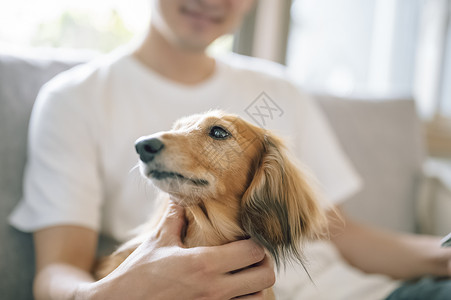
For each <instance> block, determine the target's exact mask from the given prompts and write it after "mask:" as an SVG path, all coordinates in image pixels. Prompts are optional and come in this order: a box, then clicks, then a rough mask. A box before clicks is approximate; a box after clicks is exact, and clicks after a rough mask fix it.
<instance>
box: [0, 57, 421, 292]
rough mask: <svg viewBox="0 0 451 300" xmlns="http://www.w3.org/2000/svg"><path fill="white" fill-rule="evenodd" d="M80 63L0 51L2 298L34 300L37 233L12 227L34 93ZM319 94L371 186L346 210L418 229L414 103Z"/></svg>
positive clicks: (106, 246) (102, 247)
mask: <svg viewBox="0 0 451 300" xmlns="http://www.w3.org/2000/svg"><path fill="white" fill-rule="evenodd" d="M76 64H77V62H67V61H58V60H55V59H36V58H33V59H31V58H23V57H14V56H7V55H0V298H1V299H32V279H33V275H34V255H33V243H32V237H31V235H30V234H26V233H22V232H19V231H17V230H15V229H13V228H12V227H10V226H9V225H8V224H7V216H8V215H9V214H10V212H11V211H12V209H13V208H14V206H15V205H16V203H17V201H18V200H19V199H20V197H21V194H22V175H23V170H24V166H25V162H26V139H27V127H28V119H29V116H30V112H31V108H32V105H33V102H34V99H35V98H36V95H37V93H38V91H39V89H40V87H41V86H42V85H43V84H44V83H45V82H46V81H48V80H49V79H50V78H52V77H53V76H54V75H55V74H57V73H59V72H61V71H63V70H66V69H68V68H70V67H72V66H74V65H76ZM318 100H319V103H320V105H321V107H322V108H323V109H324V111H325V112H326V115H327V117H328V118H329V120H330V123H331V126H332V128H333V129H334V130H335V132H336V134H337V136H338V138H339V140H340V141H341V143H342V146H343V148H344V150H345V152H346V153H347V154H348V155H349V156H350V157H351V161H352V162H353V163H354V165H355V166H356V169H357V171H358V172H359V173H360V174H361V176H362V178H363V179H364V181H365V184H366V185H365V187H364V189H363V190H362V191H361V192H360V193H359V194H358V195H355V196H354V197H353V198H352V199H351V200H350V201H349V202H348V203H347V204H346V209H347V210H348V211H349V212H350V213H351V214H352V215H354V216H355V217H357V218H358V219H361V220H365V221H368V220H369V221H370V222H371V223H375V224H379V225H382V226H385V227H390V228H393V229H399V230H406V231H413V230H414V229H415V228H414V227H415V222H414V218H413V215H414V214H413V212H414V208H413V198H414V196H413V195H414V183H415V176H416V175H417V174H418V172H419V169H420V164H421V162H422V159H423V154H424V153H423V148H422V140H421V130H420V124H419V121H418V118H417V117H416V114H415V108H414V104H413V101H406V100H402V101H385V102H374V101H373V102H365V101H347V100H338V99H332V98H330V97H318ZM381 202H382V203H383V205H381ZM114 245H115V242H114V241H112V240H110V239H108V238H105V237H101V240H100V242H99V251H98V253H107V252H110V251H111V250H112V249H113V247H114Z"/></svg>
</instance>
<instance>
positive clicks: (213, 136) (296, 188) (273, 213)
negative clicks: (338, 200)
mask: <svg viewBox="0 0 451 300" xmlns="http://www.w3.org/2000/svg"><path fill="white" fill-rule="evenodd" d="M149 139H158V140H159V141H161V143H162V144H163V145H164V146H163V147H162V149H161V151H160V152H159V153H157V154H155V157H152V158H151V160H150V161H147V160H146V159H145V161H146V162H143V161H141V163H140V164H141V171H142V173H143V175H144V176H146V177H148V178H149V179H150V180H151V181H152V182H153V184H155V185H156V186H157V187H158V188H159V189H160V190H162V191H163V192H164V193H167V194H169V195H170V197H171V199H172V200H174V201H175V202H177V203H178V204H180V205H182V206H184V207H185V211H186V219H187V228H186V235H185V237H184V239H183V241H184V244H185V245H186V246H187V247H195V246H213V245H221V244H225V243H228V242H231V241H236V240H239V239H244V238H251V239H253V240H254V241H256V242H257V243H259V244H261V245H262V246H264V247H265V248H266V249H267V251H268V252H269V254H270V255H271V257H272V258H273V259H274V261H275V263H276V265H277V266H279V265H280V263H285V262H286V261H287V260H289V259H295V260H297V261H299V262H301V263H302V252H301V245H302V241H304V240H305V239H312V238H316V237H318V236H319V235H320V234H322V233H323V230H324V229H325V224H326V218H325V213H324V209H323V208H322V207H321V206H320V205H319V204H318V201H317V199H316V196H315V193H314V190H313V189H312V186H311V182H310V180H309V179H308V177H307V176H306V174H303V173H302V172H301V171H300V169H299V168H298V167H297V166H296V165H295V164H294V163H293V162H294V160H293V159H292V158H290V157H289V156H288V153H287V151H286V149H285V146H284V145H283V143H282V141H281V140H280V139H279V138H277V137H276V136H275V135H274V134H272V133H270V132H268V131H267V130H264V129H262V128H259V127H257V126H254V125H252V124H250V123H248V122H246V121H244V120H242V119H240V118H239V117H237V116H235V115H230V114H225V113H223V112H221V111H210V112H208V113H205V114H199V115H193V116H189V117H186V118H183V119H181V120H178V121H177V122H176V123H175V125H174V127H173V128H172V130H170V131H167V132H161V133H157V134H154V135H151V136H147V137H143V138H141V139H140V140H138V143H139V141H146V140H149ZM141 158H143V157H142V156H141ZM166 198H167V199H169V197H166ZM155 218H156V219H159V218H161V214H160V216H156V217H155ZM155 218H154V220H153V221H149V223H148V224H146V225H144V226H143V227H142V229H143V230H142V233H141V234H140V235H138V236H137V237H136V238H134V239H132V240H130V241H129V242H127V243H125V244H124V245H122V246H121V247H120V248H119V249H118V250H117V251H116V252H114V253H113V254H112V255H111V256H109V257H108V258H106V259H105V260H104V261H103V262H102V263H101V264H100V266H99V267H98V268H97V271H96V276H97V278H102V277H104V276H106V275H107V274H109V273H110V272H111V271H113V270H114V269H115V268H116V267H117V266H118V265H119V264H120V263H121V262H122V261H124V260H125V259H126V258H127V256H128V255H129V254H130V253H131V252H133V250H134V249H136V247H137V246H138V245H139V244H140V243H142V242H143V241H144V240H145V239H146V238H147V237H148V236H149V235H150V234H149V232H151V231H152V227H154V224H156V222H155Z"/></svg>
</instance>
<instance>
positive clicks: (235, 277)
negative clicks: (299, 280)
mask: <svg viewBox="0 0 451 300" xmlns="http://www.w3.org/2000/svg"><path fill="white" fill-rule="evenodd" d="M275 280H276V277H275V272H274V267H273V264H272V263H271V260H270V258H269V257H267V256H266V257H265V259H264V260H263V261H262V262H261V264H259V265H257V266H254V267H251V268H248V269H244V270H241V271H240V272H237V273H234V274H230V275H229V276H228V278H227V280H226V281H225V284H226V286H229V287H233V290H231V291H230V293H231V295H230V296H232V297H238V296H241V295H248V294H251V293H257V294H256V295H255V296H258V295H259V294H258V292H260V291H263V290H266V289H268V288H270V287H271V286H273V285H274V283H275ZM249 296H251V295H249Z"/></svg>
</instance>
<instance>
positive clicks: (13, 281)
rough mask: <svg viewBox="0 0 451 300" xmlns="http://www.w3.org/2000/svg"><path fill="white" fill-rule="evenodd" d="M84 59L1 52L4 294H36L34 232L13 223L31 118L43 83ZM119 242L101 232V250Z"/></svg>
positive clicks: (0, 289)
mask: <svg viewBox="0 0 451 300" xmlns="http://www.w3.org/2000/svg"><path fill="white" fill-rule="evenodd" d="M79 63H80V62H77V61H70V62H69V61H58V60H53V59H50V58H47V59H36V58H25V57H15V56H11V55H0V299H32V288H31V287H32V280H33V275H34V254H33V253H34V249H33V241H32V235H31V234H27V233H23V232H19V231H17V230H15V229H14V228H12V227H11V226H9V225H8V223H7V217H8V215H9V214H10V212H11V211H12V210H13V208H14V206H15V205H16V203H17V202H18V200H19V199H20V197H21V195H22V176H23V171H24V166H25V163H26V143H27V132H28V119H29V116H30V113H31V109H32V106H33V102H34V100H35V98H36V95H37V93H38V91H39V89H40V88H41V86H42V85H43V84H44V83H45V82H47V81H48V80H50V79H51V78H52V77H53V76H55V75H56V74H58V73H60V72H62V71H64V70H67V69H69V68H71V67H73V66H74V65H76V64H79ZM113 244H114V242H113V241H111V240H109V239H108V238H105V237H102V239H101V242H100V243H99V247H100V249H99V252H104V253H106V252H107V251H109V250H111V249H112V247H113Z"/></svg>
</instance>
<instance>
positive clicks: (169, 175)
mask: <svg viewBox="0 0 451 300" xmlns="http://www.w3.org/2000/svg"><path fill="white" fill-rule="evenodd" d="M147 176H149V177H152V178H154V179H157V180H163V179H178V180H183V181H187V182H190V183H193V184H194V185H198V186H205V185H208V184H209V183H208V181H207V180H205V179H197V178H189V177H185V176H183V175H182V174H180V173H176V172H168V171H159V170H155V169H154V170H150V171H149V172H148V173H147Z"/></svg>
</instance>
